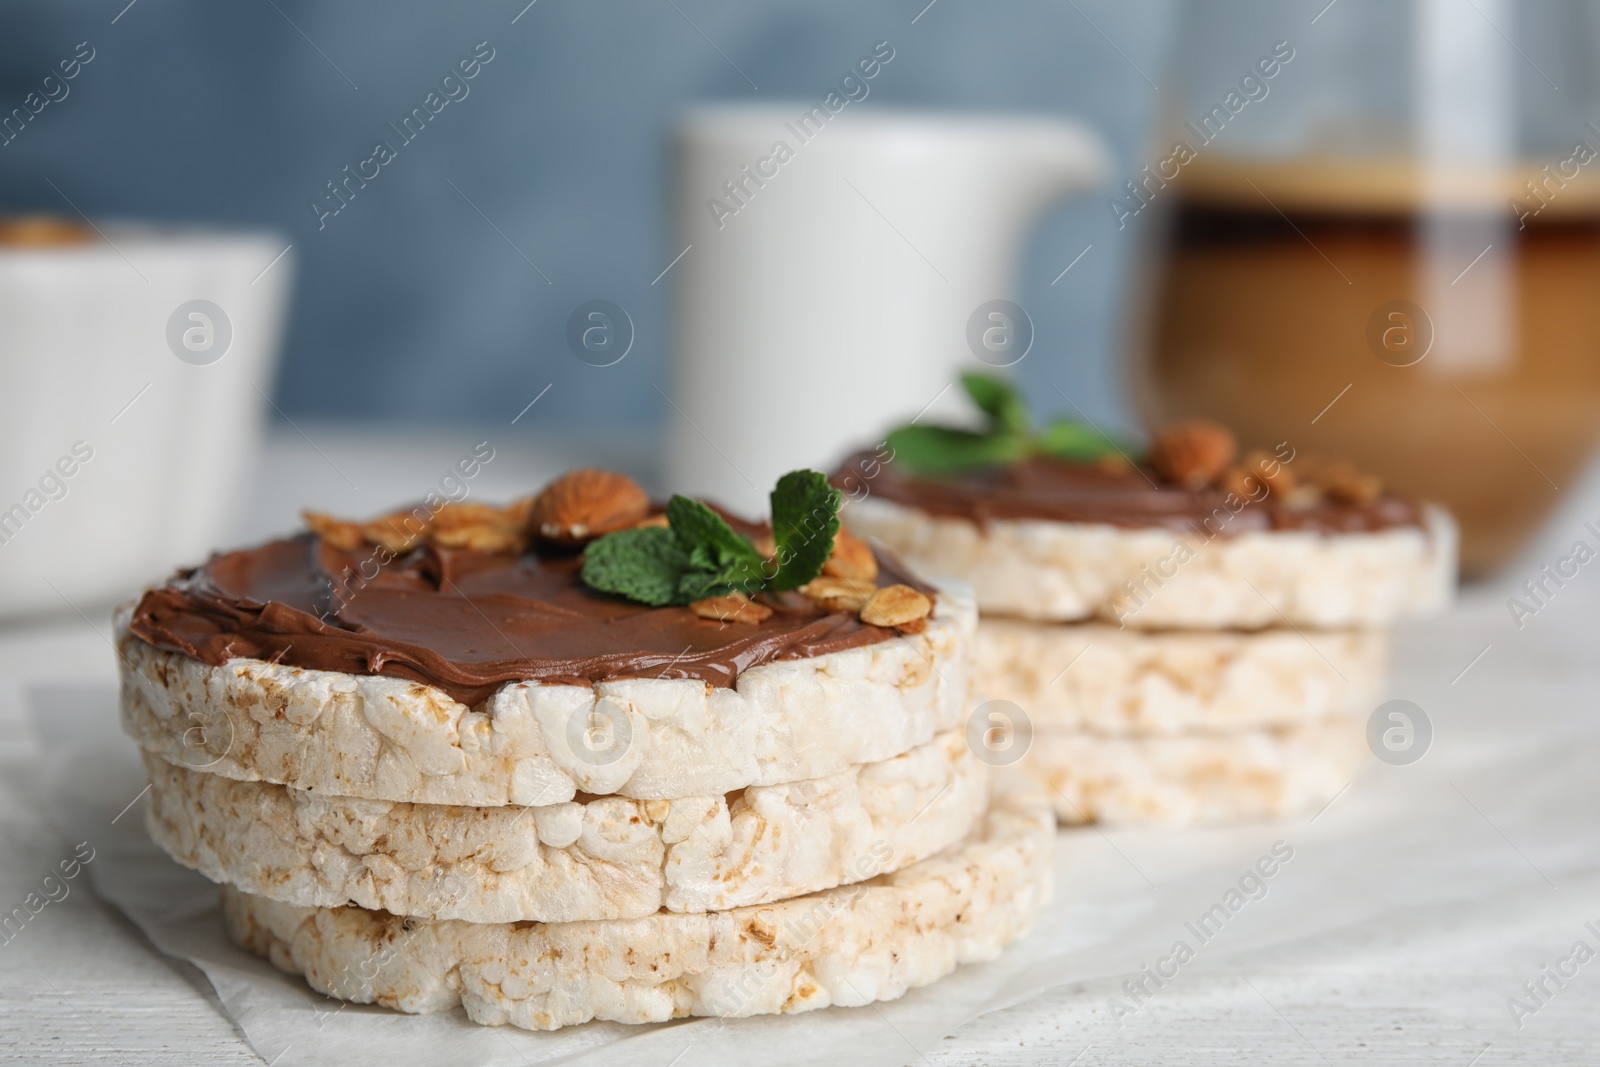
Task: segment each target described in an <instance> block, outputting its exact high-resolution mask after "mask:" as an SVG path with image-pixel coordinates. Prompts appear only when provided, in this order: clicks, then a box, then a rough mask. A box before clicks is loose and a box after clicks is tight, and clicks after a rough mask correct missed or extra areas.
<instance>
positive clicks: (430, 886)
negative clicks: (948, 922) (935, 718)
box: [145, 730, 988, 923]
mask: <svg viewBox="0 0 1600 1067" xmlns="http://www.w3.org/2000/svg"><path fill="white" fill-rule="evenodd" d="M145 766H146V768H147V770H148V772H149V777H150V785H151V789H150V804H149V806H148V808H147V814H146V821H147V824H148V827H149V830H150V834H151V836H152V837H153V838H154V839H155V841H156V843H157V844H159V845H160V846H161V847H162V848H164V849H165V850H166V851H167V852H168V854H170V855H171V856H172V857H173V858H174V859H176V860H177V861H178V862H179V863H182V864H184V865H185V866H188V867H192V868H194V869H196V870H198V871H200V872H201V873H202V874H204V875H205V876H206V877H208V878H210V879H212V880H213V881H218V882H227V883H229V884H231V885H234V886H237V887H238V888H239V889H241V890H243V891H245V892H247V893H252V894H256V895H259V896H262V897H268V898H271V899H273V900H277V901H281V902H283V903H288V904H300V905H314V906H327V907H336V906H339V905H344V904H352V905H356V906H359V907H363V908H370V909H378V910H383V911H388V912H392V913H394V914H397V915H411V916H417V917H421V918H436V919H463V920H466V921H469V922H478V923H495V922H517V921H530V920H532V921H539V922H573V921H579V920H588V919H631V918H640V917H643V916H647V915H652V914H654V913H656V912H657V911H661V910H663V909H665V910H667V911H671V912H704V911H725V910H728V909H730V908H735V907H740V906H743V905H749V904H763V903H767V902H769V901H773V900H782V899H786V898H788V897H794V896H800V895H802V894H805V893H810V892H814V891H817V890H822V889H831V888H834V887H836V886H840V885H847V884H850V883H853V882H858V881H861V880H863V879H865V878H871V877H874V876H876V875H879V874H884V873H887V872H891V871H895V870H899V869H900V868H902V867H906V866H908V865H910V864H913V863H916V862H918V861H920V860H922V859H925V858H927V857H928V856H931V855H934V854H935V853H938V852H941V851H943V850H944V849H946V848H949V847H950V846H952V845H954V844H956V843H958V842H960V841H962V840H963V839H965V838H966V837H967V836H968V834H969V833H970V832H971V831H972V829H973V827H974V826H975V825H976V824H977V823H978V822H979V820H981V818H982V816H983V811H984V808H985V806H986V805H987V803H988V778H987V774H986V772H987V770H988V768H987V766H986V765H985V764H984V763H982V762H981V761H979V760H978V759H977V758H976V757H975V756H974V755H973V754H972V753H971V752H970V751H969V750H968V748H967V745H966V740H965V737H964V735H963V733H962V732H961V731H959V730H951V731H946V732H945V733H943V734H941V735H940V736H938V737H937V738H935V739H934V740H933V741H930V742H928V743H927V744H925V745H920V746H918V747H916V748H913V749H912V750H911V751H909V752H906V753H903V754H901V755H899V756H895V757H892V758H890V759H887V760H881V761H878V762H875V763H867V764H860V765H857V766H853V767H850V768H847V769H846V770H843V771H840V772H838V773H836V774H833V775H829V776H827V777H825V778H814V779H809V780H806V781H801V782H791V783H785V784H782V785H764V786H750V787H749V788H747V789H744V790H743V791H741V792H738V793H733V794H728V795H726V796H724V795H723V794H713V795H711V796H695V797H682V798H675V799H672V800H638V799H635V798H631V797H620V796H604V797H584V798H582V799H580V800H577V801H566V802H563V803H559V804H551V805H545V806H542V807H510V806H501V807H493V808H470V807H449V806H444V805H435V804H409V803H403V802H395V801H383V800H360V799H352V798H349V797H333V796H326V795H323V794H320V793H312V792H307V791H305V790H301V789H295V788H291V787H286V786H281V785H274V784H271V783H266V782H240V781H235V780H233V779H231V778H224V777H222V776H220V775H215V774H209V773H206V772H204V771H193V770H188V769H186V768H183V767H180V766H177V765H174V764H170V763H167V762H166V761H165V760H162V759H161V758H160V757H158V756H154V755H150V754H148V753H147V754H146V756H145Z"/></svg>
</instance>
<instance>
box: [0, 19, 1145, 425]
mask: <svg viewBox="0 0 1600 1067" xmlns="http://www.w3.org/2000/svg"><path fill="white" fill-rule="evenodd" d="M126 3H127V0H121V2H120V3H109V4H106V3H98V2H97V3H85V2H78V0H68V2H60V0H38V2H26V0H7V2H6V3H5V4H4V5H3V10H4V12H5V14H4V20H5V30H6V32H5V33H4V34H3V35H0V102H3V103H4V104H5V106H6V107H7V108H9V107H11V106H12V104H13V102H15V103H17V104H20V103H21V101H22V100H23V98H24V97H25V96H26V95H27V94H28V93H29V92H32V91H35V90H37V89H38V88H39V85H38V83H39V81H40V79H42V78H43V77H44V76H45V75H47V74H50V73H51V72H52V71H53V70H54V69H55V67H56V63H57V61H58V60H60V59H61V58H63V57H66V56H71V55H72V53H73V50H74V48H75V47H76V46H77V44H78V43H79V42H80V41H84V40H87V41H88V42H89V44H90V46H92V47H93V48H94V50H95V58H94V59H93V61H92V62H91V63H90V64H89V65H88V66H87V67H86V68H85V69H84V71H83V73H82V75H80V76H79V77H78V78H76V79H74V80H73V81H71V82H70V83H68V84H69V86H70V96H69V97H68V98H67V99H65V100H63V101H62V102H61V103H60V104H59V105H54V104H52V105H51V106H50V107H48V108H47V110H46V111H45V112H43V113H41V114H40V115H39V117H38V119H37V120H36V121H34V122H32V123H30V124H29V128H28V129H27V131H26V133H25V134H23V135H22V136H19V137H17V138H16V140H15V141H14V142H13V143H10V144H8V145H7V146H6V147H4V148H3V149H0V205H3V207H4V208H5V209H6V210H9V211H42V212H50V213H55V214H63V213H64V214H67V215H72V214H74V211H73V208H72V205H76V207H77V208H79V209H81V210H82V211H83V212H84V213H85V214H87V215H88V216H89V217H90V218H92V219H95V220H96V221H103V220H106V219H139V220H167V221H175V222H176V221H181V222H211V223H217V224H223V225H228V226H244V227H262V228H270V229H271V230H273V231H276V232H278V233H281V234H283V235H284V238H285V243H288V242H292V243H293V245H294V251H293V253H292V256H293V258H294V260H295V261H296V268H297V277H296V280H295V284H294V291H293V312H292V316H291V318H290V320H289V324H288V328H287V332H286V334H285V337H284V349H283V359H282V363H281V365H280V369H279V371H278V374H277V376H276V378H275V381H274V385H273V388H272V395H273V398H274V400H275V401H276V402H277V403H278V405H279V406H280V407H281V408H282V409H283V412H284V414H286V415H288V416H289V417H291V418H297V419H298V418H301V417H311V418H320V417H328V416H337V417H340V418H351V417H353V418H361V419H373V420H404V421H405V422H406V423H407V424H413V425H414V424H415V423H417V422H419V421H423V422H439V421H456V422H472V421H480V420H481V421H495V422H499V421H501V420H502V418H503V419H505V420H509V419H510V418H511V417H512V416H513V415H515V414H516V413H517V411H518V410H519V409H520V408H521V407H522V405H523V404H525V403H527V401H528V400H529V399H531V398H532V396H533V395H534V394H535V393H536V392H538V390H539V389H541V388H543V387H544V386H545V385H546V384H547V383H552V382H553V383H554V386H553V388H552V390H551V394H550V399H551V400H552V403H551V404H550V405H549V409H548V410H541V411H540V413H539V414H540V419H541V420H542V422H543V423H544V424H546V425H552V426H556V425H560V426H569V427H584V428H588V429H614V430H616V431H618V432H625V433H638V434H640V435H641V436H643V435H649V434H652V433H655V432H657V431H659V429H660V428H661V427H662V426H663V425H664V423H665V418H666V414H667V413H668V411H669V410H670V409H669V408H668V406H667V404H666V402H665V401H664V400H663V399H662V397H661V395H660V394H659V393H658V392H657V391H656V390H655V389H654V388H652V383H657V382H663V381H664V379H663V374H664V373H665V372H664V368H663V358H664V351H665V347H666V325H665V312H666V300H667V297H668V290H667V288H666V286H665V282H663V283H662V284H657V285H654V286H652V284H651V282H652V281H653V280H654V279H655V278H656V276H657V275H658V274H659V273H660V271H661V270H662V268H664V267H665V266H666V265H667V264H668V262H669V261H670V260H671V259H672V258H673V256H674V255H675V254H676V253H677V251H678V249H677V248H672V247H669V245H670V239H669V229H668V225H667V222H666V213H665V206H666V201H665V195H664V192H665V189H666V183H667V178H668V169H667V161H666V159H665V156H664V149H665V147H666V135H667V128H668V122H669V120H670V118H671V117H672V116H673V115H674V113H675V112H677V111H678V110H679V109H680V108H682V107H683V106H684V105H685V104H686V103H689V102H692V101H708V100H730V101H732V100H739V101H769V100H780V101H781V100H791V99H800V100H813V99H815V98H819V97H820V96H821V95H822V94H823V93H824V92H825V91H826V90H827V89H828V88H829V87H831V86H832V85H834V83H836V82H837V81H838V80H839V78H840V75H841V74H842V73H844V72H847V71H848V70H849V69H850V66H851V64H852V63H854V61H855V60H856V58H857V57H858V55H860V54H864V53H868V52H870V50H871V45H872V44H873V43H874V42H877V41H880V40H888V41H890V42H891V44H892V45H893V47H894V48H895V50H896V54H895V58H894V60H893V62H892V63H891V64H890V65H889V66H888V67H887V68H886V69H885V70H884V71H883V73H882V74H881V75H880V76H879V77H877V78H875V79H874V80H873V81H872V82H871V83H870V88H871V93H870V96H869V98H868V100H867V101H866V103H868V104H869V105H870V106H879V105H897V106H901V107H911V106H914V107H933V108H956V109H982V110H988V111H1012V110H1018V111H1027V112H1042V113H1047V114H1055V115H1071V116H1075V117H1080V118H1083V119H1085V120H1087V121H1088V122H1089V123H1090V124H1091V125H1093V126H1094V127H1095V128H1096V129H1097V130H1099V131H1100V133H1101V134H1102V136H1103V137H1104V138H1105V139H1106V141H1107V143H1108V144H1109V145H1110V147H1111V150H1112V152H1113V153H1114V154H1115V156H1116V157H1117V160H1118V166H1117V168H1116V169H1117V171H1118V172H1119V173H1120V172H1121V171H1123V170H1126V169H1127V164H1128V163H1129V162H1131V160H1132V158H1133V156H1134V155H1135V154H1136V152H1137V150H1138V149H1139V148H1141V147H1142V142H1143V140H1144V138H1145V136H1146V132H1147V131H1146V127H1147V125H1148V122H1149V116H1150V113H1151V108H1152V105H1153V94H1154V88H1153V82H1151V81H1149V80H1147V79H1146V77H1145V76H1143V75H1141V73H1140V70H1141V69H1142V70H1144V71H1147V72H1150V74H1151V75H1152V77H1153V76H1154V73H1155V72H1156V71H1157V70H1158V69H1159V67H1160V64H1161V62H1162V58H1161V57H1162V50H1163V47H1164V44H1165V40H1166V35H1167V34H1168V33H1169V32H1170V27H1171V13H1172V11H1173V9H1174V8H1173V5H1172V4H1171V3H1170V2H1166V0H1154V2H1148V3H1146V2H1141V3H1138V4H1122V3H1117V2H1114V0H1076V6H1074V4H1073V3H1061V2H1050V3H1047V2H1032V0H1022V2H1015V3H1008V4H1006V5H1005V6H1004V8H1003V9H1001V10H998V11H997V10H995V9H992V8H990V7H989V6H987V5H976V4H970V3H957V2H953V0H941V2H940V3H938V4H936V5H934V7H933V8H932V9H931V10H929V11H927V12H926V14H923V15H922V17H921V18H918V19H917V21H916V23H915V24H914V25H913V24H912V22H911V20H912V18H914V17H916V16H917V15H918V13H919V12H920V11H921V10H922V8H923V7H924V6H926V4H927V0H906V2H896V3H872V4H861V3H851V2H842V0H822V2H815V0H808V2H779V3H761V4H754V3H738V2H727V0H712V2H705V0H675V3H674V2H667V0H640V2H633V0H623V2H618V3H607V4H605V5H602V6H595V5H590V4H580V3H574V2H572V0H538V2H537V3H535V4H534V5H533V6H532V7H528V8H526V9H525V10H524V8H525V5H526V3H527V0H520V2H510V3H502V2H493V3H488V2H475V0H466V2H461V3H453V4H449V5H440V4H429V3H421V2H415V0H399V2H395V0H386V2H376V0H374V2H363V0H340V2H338V3H326V2H322V0H253V2H248V3H241V4H208V3H202V2H199V0H138V2H137V3H135V4H134V5H133V6H132V7H130V8H128V9H127V10H126V11H125V12H123V11H121V9H122V7H123V5H124V4H126ZM119 12H121V15H120V18H117V21H116V22H115V24H113V23H112V21H111V20H112V19H113V17H115V16H117V15H118V14H119ZM514 19H515V21H514V22H513V20H514ZM479 42H487V43H488V46H489V47H490V48H492V49H493V52H494V58H493V60H491V61H490V62H489V63H488V64H487V65H486V66H484V68H483V70H482V73H481V74H480V75H478V76H477V77H476V78H474V79H472V80H471V81H470V82H467V83H466V85H467V89H468V91H469V95H467V96H466V97H465V98H464V99H462V100H461V101H460V102H459V103H453V104H451V105H449V106H448V107H447V109H446V110H445V111H444V112H441V113H440V114H439V115H438V119H437V121H436V122H433V123H430V124H429V126H428V128H427V129H426V131H425V132H424V133H423V134H422V135H421V136H419V137H417V138H416V140H415V141H414V142H413V143H410V144H407V145H405V146H404V147H403V148H401V149H400V150H399V156H400V158H398V159H396V160H395V161H394V163H393V164H392V165H388V166H385V167H384V169H383V172H382V177H381V178H380V179H378V180H375V181H373V182H371V183H370V184H369V185H368V186H367V188H365V189H362V190H360V191H359V193H358V194H357V196H356V198H355V199H353V200H352V201H351V202H350V205H349V207H348V208H347V209H344V210H341V211H340V212H339V213H338V214H337V215H336V216H334V217H329V218H327V219H326V220H325V224H324V225H322V226H321V227H320V228H319V220H318V214H317V212H316V211H314V210H313V209H312V207H311V205H312V203H313V202H320V203H326V202H328V196H329V194H328V190H327V188H326V183H328V182H330V181H339V180H341V179H342V178H343V177H344V173H343V170H342V168H344V167H346V166H347V165H348V166H350V167H351V168H355V167H356V165H357V164H358V163H359V162H360V161H361V160H364V159H366V158H368V157H369V156H370V155H371V153H372V146H373V143H374V142H375V141H377V140H382V139H385V138H387V139H388V140H390V141H394V140H396V138H395V137H394V135H393V133H392V132H391V131H390V129H389V124H390V123H396V124H398V123H399V122H400V121H401V119H402V118H403V117H404V116H405V115H406V114H408V113H409V112H410V111H411V110H412V108H414V107H416V106H418V105H420V104H422V102H423V99H424V97H425V96H426V94H427V93H428V92H430V91H436V90H438V89H439V82H440V79H441V78H442V77H443V76H444V75H446V74H449V73H450V72H451V71H452V70H453V69H454V68H455V66H456V64H457V62H458V61H459V60H461V59H462V58H463V57H470V56H472V54H473V49H474V46H476V45H477V44H478V43H479ZM52 183H53V184H52ZM67 198H70V200H71V204H69V203H68V202H67ZM1110 223H1111V219H1110V216H1109V214H1108V213H1107V211H1106V208H1105V205H1104V203H1101V202H1092V201H1075V202H1072V203H1069V204H1064V205H1061V206H1060V208H1059V210H1057V211H1054V212H1052V214H1051V216H1050V217H1049V218H1048V219H1047V220H1045V221H1044V222H1043V224H1042V225H1041V227H1040V229H1039V231H1038V233H1037V234H1036V235H1034V236H1033V237H1032V238H1031V239H1030V241H1029V243H1028V248H1027V251H1026V253H1025V255H1026V259H1025V265H1024V266H1023V268H1022V278H1023V283H1022V284H1023V294H1024V299H1023V300H1022V301H1021V302H1022V303H1023V304H1024V306H1026V307H1027V308H1028V309H1029V312H1030V314H1031V316H1032V317H1033V319H1034V321H1035V323H1036V327H1037V341H1036V344H1037V351H1036V353H1035V358H1037V361H1038V363H1039V367H1038V370H1037V375H1038V376H1039V379H1040V380H1041V381H1042V380H1043V378H1044V377H1045V376H1047V375H1051V374H1063V375H1066V376H1067V378H1068V380H1069V381H1071V382H1072V388H1071V389H1070V390H1069V391H1070V392H1073V393H1075V394H1076V395H1075V396H1074V399H1076V400H1077V401H1078V402H1079V403H1080V404H1082V405H1084V406H1085V408H1086V410H1089V411H1091V412H1092V413H1094V414H1095V415H1097V416H1102V417H1106V418H1109V419H1113V420H1124V421H1125V420H1127V419H1128V416H1127V414H1126V408H1125V405H1124V404H1123V403H1122V402H1121V401H1120V400H1119V397H1120V396H1121V394H1122V392H1123V391H1122V389H1121V388H1120V385H1119V383H1118V382H1117V381H1116V375H1115V373H1114V372H1113V371H1112V369H1111V367H1110V361H1109V359H1108V356H1109V353H1110V351H1111V337H1112V334H1113V331H1114V328H1115V298H1116V293H1117V289H1118V284H1117V278H1118V275H1119V272H1120V271H1121V270H1122V269H1123V264H1124V263H1125V262H1126V257H1127V254H1128V252H1129V244H1128V242H1127V241H1126V240H1113V239H1112V238H1111V235H1112V234H1113V233H1115V232H1116V227H1115V226H1114V225H1110ZM1120 236H1123V237H1125V236H1126V235H1120ZM1091 242H1094V243H1096V245H1097V247H1096V249H1095V251H1094V253H1093V254H1092V255H1093V259H1092V260H1086V262H1085V263H1081V264H1079V266H1080V267H1085V266H1093V267H1094V268H1095V269H1093V270H1087V269H1085V270H1078V269H1075V270H1074V271H1073V272H1072V274H1071V275H1069V276H1068V278H1066V279H1063V280H1062V281H1061V282H1060V283H1059V284H1057V285H1055V286H1053V287H1052V286H1051V284H1050V283H1051V280H1052V279H1053V278H1055V277H1056V276H1057V274H1058V272H1059V271H1060V270H1061V269H1062V268H1063V267H1064V266H1066V264H1067V263H1068V262H1069V261H1070V260H1071V259H1072V258H1073V257H1074V256H1075V255H1077V253H1078V252H1079V251H1080V250H1081V249H1082V248H1083V246H1084V245H1085V244H1088V243H1091ZM593 298H604V299H609V300H611V301H613V302H615V303H616V304H618V305H620V306H622V307H623V308H625V309H626V310H627V312H628V314H629V315H630V316H631V317H632V319H633V322H634V325H635V328H636V332H637V342H636V344H635V346H634V349H633V351H632V352H631V353H630V354H629V356H628V358H627V359H626V360H624V361H623V362H622V363H620V364H618V365H616V366H614V367H609V368H604V369H597V368H594V367H590V366H587V365H585V364H583V363H581V362H579V361H578V360H576V359H574V358H573V357H572V355H571V353H570V352H569V351H568V350H567V346H566V344H565V342H564V340H563V331H564V330H565V326H566V321H567V318H568V316H569V315H570V314H571V312H572V311H573V309H574V308H576V307H577V306H578V305H579V304H581V303H583V302H584V301H587V300H590V299H593ZM1031 364H1032V360H1030V361H1029V363H1028V364H1025V365H1023V366H1021V367H1019V373H1021V374H1023V375H1024V376H1027V375H1028V374H1030V373H1032V372H1034V367H1033V366H1032V365H1031ZM1052 396H1054V394H1053V393H1049V394H1048V395H1041V403H1042V404H1044V406H1045V407H1046V408H1047V409H1054V408H1063V407H1064V406H1065V405H1064V404H1063V403H1062V402H1061V401H1060V399H1059V398H1056V399H1055V401H1054V403H1053V404H1052V403H1051V401H1050V397H1052ZM869 432H870V431H869Z"/></svg>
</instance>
